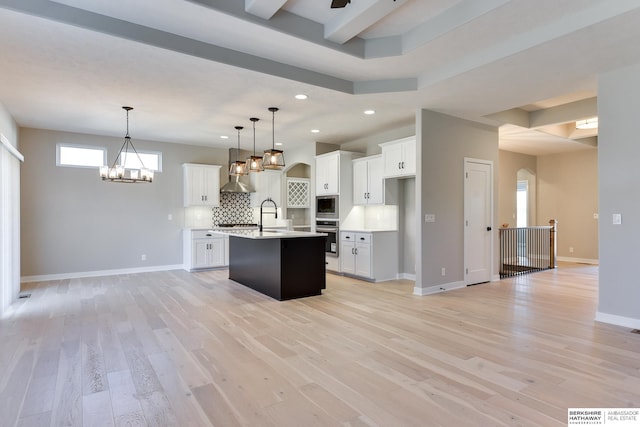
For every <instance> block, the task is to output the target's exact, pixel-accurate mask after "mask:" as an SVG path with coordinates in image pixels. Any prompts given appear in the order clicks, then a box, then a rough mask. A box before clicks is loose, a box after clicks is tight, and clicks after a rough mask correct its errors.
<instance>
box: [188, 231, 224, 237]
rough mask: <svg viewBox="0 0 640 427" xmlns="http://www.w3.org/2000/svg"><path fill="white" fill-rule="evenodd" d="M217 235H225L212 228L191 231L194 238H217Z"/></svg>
mask: <svg viewBox="0 0 640 427" xmlns="http://www.w3.org/2000/svg"><path fill="white" fill-rule="evenodd" d="M216 237H220V238H222V237H223V236H222V235H220V234H218V233H216V232H214V231H212V230H192V231H191V238H192V239H210V238H216Z"/></svg>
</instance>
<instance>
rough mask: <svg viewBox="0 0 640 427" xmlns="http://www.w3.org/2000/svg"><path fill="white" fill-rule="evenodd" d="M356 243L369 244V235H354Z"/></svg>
mask: <svg viewBox="0 0 640 427" xmlns="http://www.w3.org/2000/svg"><path fill="white" fill-rule="evenodd" d="M356 242H359V243H371V233H356Z"/></svg>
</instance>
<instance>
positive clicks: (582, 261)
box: [557, 256, 600, 265]
mask: <svg viewBox="0 0 640 427" xmlns="http://www.w3.org/2000/svg"><path fill="white" fill-rule="evenodd" d="M557 259H558V261H562V262H575V263H578V264H592V265H598V264H600V260H599V259H589V258H573V257H568V256H559V257H558V258H557Z"/></svg>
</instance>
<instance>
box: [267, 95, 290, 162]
mask: <svg viewBox="0 0 640 427" xmlns="http://www.w3.org/2000/svg"><path fill="white" fill-rule="evenodd" d="M269 111H271V114H272V119H271V138H272V146H271V149H270V150H265V151H264V155H263V156H262V167H263V168H265V169H282V168H284V165H285V163H284V152H283V151H282V150H276V148H275V147H276V138H275V120H276V111H278V108H276V107H269Z"/></svg>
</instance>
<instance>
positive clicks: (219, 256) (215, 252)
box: [209, 239, 224, 267]
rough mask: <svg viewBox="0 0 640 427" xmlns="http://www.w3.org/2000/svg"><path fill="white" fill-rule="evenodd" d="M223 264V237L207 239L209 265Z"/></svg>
mask: <svg viewBox="0 0 640 427" xmlns="http://www.w3.org/2000/svg"><path fill="white" fill-rule="evenodd" d="M223 265H224V239H211V240H209V267H221V266H223Z"/></svg>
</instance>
